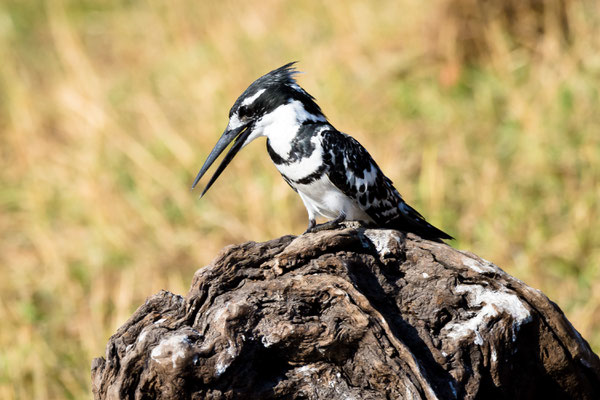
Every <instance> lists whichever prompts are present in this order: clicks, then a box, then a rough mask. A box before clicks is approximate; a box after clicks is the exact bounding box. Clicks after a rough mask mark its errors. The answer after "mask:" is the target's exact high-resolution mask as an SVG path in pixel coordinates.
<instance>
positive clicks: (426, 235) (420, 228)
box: [386, 203, 454, 242]
mask: <svg viewBox="0 0 600 400" xmlns="http://www.w3.org/2000/svg"><path fill="white" fill-rule="evenodd" d="M400 210H401V213H400V214H398V215H397V216H396V217H395V218H394V219H392V220H391V221H389V223H388V224H386V225H388V226H389V227H390V228H393V229H397V230H399V231H403V232H412V233H415V234H417V235H419V236H421V237H422V238H423V239H428V240H433V241H437V242H441V241H442V239H454V238H453V237H452V236H450V235H448V234H447V233H446V232H444V231H442V230H441V229H438V228H436V227H435V226H433V225H431V224H430V223H429V222H427V221H426V220H425V218H424V217H423V216H422V215H421V214H419V212H418V211H417V210H415V209H414V208H412V207H411V206H409V205H408V204H406V203H402V204H401V206H400Z"/></svg>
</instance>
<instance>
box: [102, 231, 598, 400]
mask: <svg viewBox="0 0 600 400" xmlns="http://www.w3.org/2000/svg"><path fill="white" fill-rule="evenodd" d="M92 384H93V392H94V397H95V398H96V399H121V398H131V399H134V398H135V399H261V398H262V399H274V398H277V399H351V398H353V399H385V398H388V399H397V398H411V399H412V398H422V399H436V398H439V399H462V398H466V399H473V398H481V399H495V398H498V399H511V400H513V399H532V398H552V399H556V398H565V399H568V398H572V399H598V398H600V361H599V359H598V357H597V356H596V355H595V354H594V353H593V352H592V351H591V349H590V347H589V345H588V344H587V342H586V341H585V340H584V339H583V338H582V337H581V336H580V335H579V333H578V332H577V331H576V330H575V329H574V328H573V326H572V325H571V324H570V323H569V321H568V320H567V319H566V318H565V316H564V314H563V313H562V312H561V311H560V309H559V308H558V307H557V306H556V305H555V304H554V303H552V302H551V301H550V300H548V298H547V297H546V296H544V294H542V293H541V292H540V291H538V290H536V289H533V288H531V287H528V286H527V285H525V284H524V283H523V282H521V281H519V280H518V279H515V278H513V277H512V276H510V275H508V274H506V273H505V272H504V271H502V270H501V269H500V268H498V267H497V266H495V265H493V264H491V263H490V262H488V261H485V260H483V259H481V258H479V257H477V256H475V255H473V254H470V253H467V252H462V251H458V250H455V249H453V248H451V247H450V246H448V245H445V244H440V243H433V242H430V241H425V240H421V239H420V238H418V237H416V236H413V235H412V234H409V235H408V237H406V236H405V235H404V234H402V233H400V232H397V231H392V230H376V229H364V228H348V229H343V230H337V231H324V232H319V233H314V234H305V235H303V236H299V237H294V236H284V237H281V238H279V239H275V240H272V241H269V242H265V243H254V242H248V243H244V244H241V245H237V246H230V247H227V248H225V249H223V250H222V252H221V253H220V255H219V256H218V257H217V258H216V259H215V260H214V261H213V262H212V264H210V265H209V266H207V267H204V268H202V269H200V270H198V271H197V272H196V274H195V276H194V279H193V283H192V286H191V289H190V291H189V293H188V294H187V296H186V297H185V298H184V297H181V296H177V295H174V294H171V293H169V292H166V291H163V292H160V293H158V294H156V295H154V296H152V297H150V298H148V299H147V300H146V303H145V304H144V305H142V306H141V307H140V308H139V309H138V310H137V311H136V312H135V313H134V314H133V316H132V317H131V318H130V319H129V320H128V321H127V322H126V323H125V324H124V325H123V326H122V327H121V328H119V330H118V331H117V332H116V333H115V334H114V335H113V336H112V337H111V338H110V341H109V343H108V345H107V348H106V355H105V357H104V358H96V359H95V360H94V361H93V363H92Z"/></svg>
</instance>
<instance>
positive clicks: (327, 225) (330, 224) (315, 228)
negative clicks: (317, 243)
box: [304, 214, 346, 233]
mask: <svg viewBox="0 0 600 400" xmlns="http://www.w3.org/2000/svg"><path fill="white" fill-rule="evenodd" d="M345 220H346V215H344V214H340V215H339V216H338V217H337V218H336V219H334V220H331V221H327V222H324V223H322V224H317V223H316V222H315V221H314V220H311V221H310V222H309V223H308V229H307V230H306V231H305V232H304V233H316V232H321V231H326V230H329V229H336V228H339V227H340V225H341V224H342V222H344V221H345Z"/></svg>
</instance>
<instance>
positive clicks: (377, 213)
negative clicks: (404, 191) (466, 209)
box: [322, 130, 452, 239]
mask: <svg viewBox="0 0 600 400" xmlns="http://www.w3.org/2000/svg"><path fill="white" fill-rule="evenodd" d="M322 138H323V140H322V146H323V157H324V160H323V161H324V162H325V163H326V164H327V165H329V166H330V169H329V170H328V172H327V175H328V177H329V180H330V181H331V183H333V184H334V185H335V186H336V187H337V188H338V189H340V190H341V191H342V192H343V193H344V194H345V195H346V196H348V197H349V198H351V199H352V200H354V201H355V202H356V204H358V205H359V206H360V208H361V209H362V210H363V211H365V213H366V214H367V215H369V216H370V217H371V218H372V219H373V221H375V223H376V224H377V225H378V226H381V227H386V228H393V229H398V230H401V231H405V232H414V233H416V234H418V235H420V236H422V237H424V238H428V239H451V238H452V237H451V236H450V235H448V234H446V233H445V232H443V231H441V230H439V229H437V228H436V227H434V226H433V225H431V224H430V223H428V222H427V221H426V220H425V218H423V216H422V215H421V214H419V213H418V212H417V211H416V210H415V209H414V208H412V207H411V206H409V205H408V204H406V203H405V202H404V200H403V199H402V196H401V195H400V193H398V191H397V190H396V188H395V187H394V185H393V183H392V181H391V180H390V179H389V178H387V177H386V176H385V175H384V174H383V172H381V169H380V168H379V166H378V165H377V164H376V163H375V161H374V160H373V158H372V157H371V155H370V154H369V152H368V151H367V150H366V149H365V148H364V147H363V146H362V145H361V144H360V143H359V142H358V141H357V140H356V139H354V138H352V137H351V136H348V135H346V134H345V133H342V132H339V131H336V130H329V131H326V132H323V133H322Z"/></svg>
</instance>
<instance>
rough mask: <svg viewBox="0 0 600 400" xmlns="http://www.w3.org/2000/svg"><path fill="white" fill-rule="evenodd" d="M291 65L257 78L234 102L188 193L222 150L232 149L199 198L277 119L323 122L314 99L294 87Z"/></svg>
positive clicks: (293, 69) (292, 64)
mask: <svg viewBox="0 0 600 400" xmlns="http://www.w3.org/2000/svg"><path fill="white" fill-rule="evenodd" d="M294 64H295V62H291V63H288V64H286V65H284V66H282V67H279V68H277V69H275V70H273V71H271V72H269V73H268V74H265V75H263V76H261V77H260V78H258V79H257V80H256V81H254V82H253V83H252V84H251V85H250V86H249V87H248V89H246V90H245V91H244V93H242V95H241V96H240V97H238V99H237V100H236V101H235V103H234V104H233V106H232V107H231V110H230V111H229V123H228V124H227V128H226V129H225V131H224V132H223V134H222V135H221V138H220V139H219V141H218V142H217V144H216V145H215V147H214V148H213V149H212V151H211V152H210V154H209V155H208V158H207V159H206V161H205V162H204V165H203V166H202V168H201V169H200V172H198V175H197V176H196V179H195V180H194V184H193V185H192V189H193V188H195V187H196V185H197V184H198V182H199V181H200V179H201V178H202V176H203V175H204V174H205V173H206V171H207V170H208V169H209V168H210V166H211V165H212V164H213V163H214V162H215V160H216V159H217V158H218V157H219V155H220V154H221V153H222V152H223V150H225V149H226V148H227V146H228V145H229V144H230V143H231V142H233V146H231V148H230V149H229V151H228V152H227V154H226V155H225V157H224V158H223V161H222V162H221V164H220V165H219V167H218V168H217V170H216V171H215V173H214V175H213V176H212V177H211V179H210V181H209V182H208V184H207V185H206V187H205V188H204V191H203V192H202V195H201V196H203V195H204V193H206V191H207V190H208V189H209V188H210V187H211V186H212V184H213V183H214V182H215V181H216V180H217V178H218V177H219V175H221V173H222V172H223V170H224V169H225V168H226V167H227V165H229V163H230V162H231V160H232V159H233V158H234V157H235V155H236V154H237V153H238V152H239V151H240V150H241V149H242V148H243V147H244V146H246V145H247V144H248V143H250V142H251V141H253V140H254V139H256V138H258V137H260V136H265V135H267V134H266V130H267V129H268V127H269V126H272V125H274V124H276V123H277V122H278V121H277V120H278V119H279V120H280V119H281V118H282V117H283V118H288V119H289V118H292V119H293V120H294V121H295V122H301V121H302V120H306V119H314V120H319V121H320V120H322V121H325V117H324V115H323V113H322V111H321V109H320V108H319V106H318V105H317V103H316V102H315V100H314V98H313V97H312V96H311V95H310V94H308V93H307V92H306V91H305V90H304V89H302V88H301V87H300V86H298V84H297V83H296V81H295V79H294V75H296V74H297V73H298V71H297V70H296V69H295V68H294ZM290 111H292V112H290ZM279 122H281V121H279Z"/></svg>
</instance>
